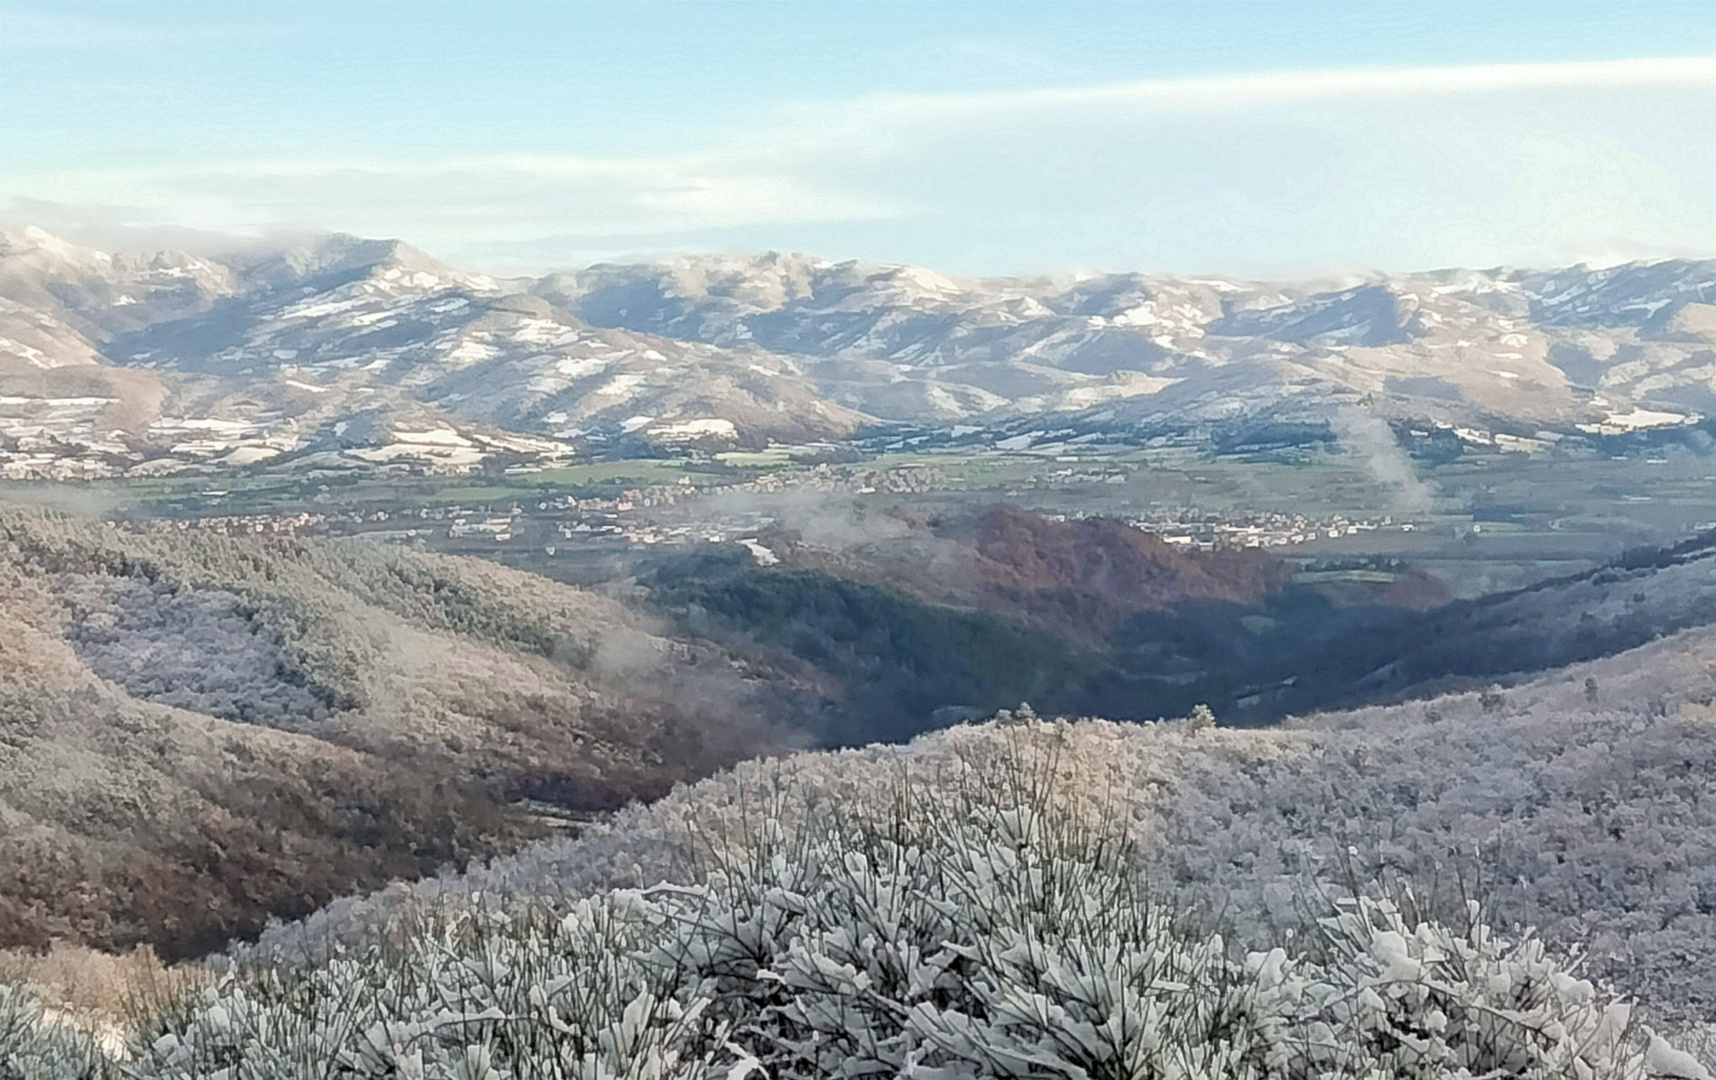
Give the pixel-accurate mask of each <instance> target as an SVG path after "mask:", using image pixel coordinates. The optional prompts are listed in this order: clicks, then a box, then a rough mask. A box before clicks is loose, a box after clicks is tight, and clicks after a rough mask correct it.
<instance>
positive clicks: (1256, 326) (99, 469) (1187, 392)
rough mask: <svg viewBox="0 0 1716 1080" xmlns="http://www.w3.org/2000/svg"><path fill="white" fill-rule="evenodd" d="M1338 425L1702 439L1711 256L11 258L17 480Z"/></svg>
mask: <svg viewBox="0 0 1716 1080" xmlns="http://www.w3.org/2000/svg"><path fill="white" fill-rule="evenodd" d="M1354 410H1358V411H1359V412H1361V413H1369V414H1374V415H1376V416H1379V417H1381V418H1383V419H1387V420H1394V421H1410V422H1412V423H1414V424H1419V423H1421V424H1424V425H1442V426H1444V427H1448V428H1452V429H1456V430H1459V431H1461V432H1462V437H1464V438H1468V439H1478V440H1480V441H1481V440H1482V439H1484V438H1487V437H1491V434H1492V433H1496V432H1500V433H1503V434H1504V435H1508V436H1514V437H1527V438H1530V437H1538V436H1540V435H1542V434H1544V433H1547V434H1548V435H1549V436H1551V437H1556V436H1562V435H1577V434H1579V433H1580V432H1582V431H1583V432H1586V433H1605V432H1609V433H1612V432H1620V431H1625V430H1629V429H1634V428H1640V427H1656V426H1672V425H1677V424H1684V423H1688V422H1692V421H1694V420H1696V419H1698V418H1699V417H1701V416H1702V415H1703V414H1706V413H1711V412H1716V262H1685V261H1675V262H1660V263H1650V264H1631V265H1627V266H1622V267H1616V268H1612V269H1605V270H1590V269H1587V268H1583V267H1577V268H1573V269H1568V270H1559V271H1546V272H1536V271H1532V272H1519V271H1509V270H1491V271H1465V270H1456V271H1441V272H1435V273H1424V274H1410V275H1402V276H1393V277H1384V276H1377V277H1375V278H1373V279H1370V280H1365V281H1355V282H1342V283H1334V284H1323V285H1318V284H1300V285H1285V286H1277V285H1259V284H1255V283H1246V282H1239V281H1230V280H1225V279H1215V278H1175V277H1166V276H1157V275H1145V274H1111V275H1103V276H1095V277H1084V278H1078V279H1073V278H1065V279H1052V278H1021V279H988V280H970V279H953V278H948V277H944V276H942V275H940V274H937V273H934V272H933V271H929V270H925V269H921V268H918V267H909V266H882V265H876V264H868V263H862V262H840V263H835V262H829V261H825V260H819V259H814V258H809V257H806V256H800V255H779V254H767V255H761V256H754V257H698V258H684V259H678V260H674V261H672V262H668V263H661V264H649V265H633V266H614V265H604V266H595V267H591V268H589V269H587V270H584V271H580V272H577V273H571V274H557V275H552V276H549V277H546V278H542V279H514V280H497V279H494V278H491V277H487V276H485V275H482V274H474V273H466V272H462V271H459V270H456V269H453V268H451V267H448V266H446V265H444V264H442V263H440V262H437V261H436V260H434V259H432V258H430V257H429V256H427V255H425V254H423V253H422V252H420V251H417V250H416V249H414V248H411V247H409V246H407V245H405V244H403V243H400V242H398V241H377V240H361V239H357V238H353V237H347V236H336V237H330V238H328V239H326V240H324V241H322V242H320V243H319V244H316V245H314V246H311V247H303V248H291V249H282V250H277V251H268V252H260V253H259V252H247V253H245V254H242V255H235V256H230V257H222V258H206V257H196V256H190V255H185V254H181V253H173V252H162V253H157V254H153V255H148V256H128V255H119V254H111V253H106V252H100V251H94V250H90V249H87V248H81V247H77V246H75V245H72V244H68V243H66V242H64V241H61V240H58V239H56V238H54V237H52V236H50V235H48V234H46V233H43V232H41V231H40V230H36V229H26V230H24V231H22V232H20V233H15V234H7V235H6V236H4V238H0V472H4V473H5V474H6V475H11V476H30V475H50V476H68V475H102V474H112V473H116V472H145V473H146V472H150V471H171V470H175V469H181V468H185V467H189V466H193V465H198V464H202V465H215V466H220V465H249V464H254V463H257V462H261V461H265V460H278V461H280V462H289V461H290V462H299V463H303V464H306V465H309V466H314V465H315V464H317V463H331V462H334V461H338V462H341V463H344V464H346V465H352V464H362V463H368V464H372V465H377V464H388V463H396V464H410V465H416V466H423V467H429V468H449V469H463V468H469V467H473V466H475V465H478V464H480V463H484V462H497V461H498V462H505V461H510V460H533V459H534V460H539V459H555V458H563V457H567V456H573V455H578V454H582V453H587V452H590V451H593V450H606V451H609V452H621V453H624V452H627V451H628V449H638V450H643V449H645V448H648V447H653V448H660V447H662V446H664V445H666V446H672V445H682V446H686V445H689V446H696V447H699V448H703V449H720V448H726V447H731V446H761V445H766V444H768V443H770V442H784V443H803V442H812V441H824V440H838V439H842V438H845V437H848V436H850V435H852V434H853V433H855V432H857V431H859V430H861V429H863V428H864V427H866V426H868V425H876V424H887V423H900V424H908V425H913V426H918V427H935V426H942V427H952V426H956V425H957V426H959V427H961V428H962V429H973V430H976V429H983V428H986V427H989V426H992V425H993V426H1002V425H1006V424H1008V423H1014V424H1017V423H1019V422H1023V421H1027V420H1028V419H1029V418H1031V417H1034V416H1037V415H1040V414H1062V415H1064V416H1066V417H1070V418H1073V419H1074V420H1075V421H1076V422H1079V423H1086V424H1095V425H1102V426H1105V427H1107V428H1110V429H1116V430H1124V429H1131V430H1135V431H1139V432H1153V431H1158V430H1164V431H1166V430H1177V431H1186V432H1193V433H1195V432H1196V431H1197V430H1199V429H1200V428H1207V427H1208V426H1209V425H1212V424H1219V423H1222V422H1232V421H1235V420H1241V421H1243V420H1255V419H1264V420H1271V421H1274V420H1288V421H1303V422H1312V423H1323V424H1327V423H1329V422H1330V421H1331V420H1332V419H1336V420H1338V419H1339V418H1342V417H1345V418H1346V419H1345V420H1341V421H1340V422H1341V423H1347V424H1350V422H1351V417H1352V415H1353V413H1354ZM1338 426H1339V425H1337V427H1338Z"/></svg>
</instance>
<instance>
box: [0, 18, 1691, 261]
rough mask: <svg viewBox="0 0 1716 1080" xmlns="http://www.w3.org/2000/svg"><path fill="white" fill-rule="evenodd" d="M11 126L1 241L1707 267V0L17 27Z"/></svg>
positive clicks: (20, 23)
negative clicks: (259, 240)
mask: <svg viewBox="0 0 1716 1080" xmlns="http://www.w3.org/2000/svg"><path fill="white" fill-rule="evenodd" d="M878 12H885V13H886V14H885V17H877V13H878ZM0 113H3V114H4V115H5V116H6V117H7V126H8V128H9V130H10V134H11V135H12V136H13V141H14V145H18V146H28V147H30V151H29V152H28V153H26V154H16V155H13V156H12V157H11V158H10V159H9V160H8V161H6V162H5V163H0V222H3V223H4V224H6V225H9V226H16V225H21V224H25V223H34V224H38V225H40V226H42V227H43V228H46V229H48V230H49V231H52V232H55V233H58V234H62V235H66V236H68V237H70V238H72V239H77V240H82V241H91V240H93V241H95V242H98V243H106V244H108V245H109V246H124V245H123V244H121V243H116V242H114V241H115V239H117V238H123V237H126V236H139V235H141V236H145V237H146V236H173V235H178V236H192V237H194V236H195V235H197V234H199V233H202V234H232V235H235V236H239V237H259V236H277V235H283V236H289V237H303V236H307V235H312V234H317V233H324V232H333V231H345V232H351V233H354V234H358V235H365V236H389V237H399V238H401V239H405V240H407V241H408V242H410V243H412V244H414V245H416V246H419V247H421V248H423V249H424V250H426V251H429V252H431V253H433V254H435V255H436V256H437V257H439V258H442V259H445V260H446V261H448V262H450V263H452V264H454V265H458V266H461V267H467V268H471V269H476V270H482V271H485V272H489V273H496V274H519V273H542V272H544V271H547V270H551V269H564V268H568V267H574V266H579V265H587V264H589V263H592V262H598V261H621V260H628V259H636V258H648V257H653V256H661V255H664V254H669V253H688V254H700V253H709V252H728V251H763V250H779V251H802V252H808V253H813V254H816V255H819V256H822V257H827V258H830V259H835V260H844V259H849V258H861V259H867V260H873V261H878V262H890V263H912V264H919V265H924V266H930V267H934V268H935V269H937V270H941V271H943V272H946V273H951V274H958V275H961V276H1004V275H1011V274H1019V273H1070V272H1077V271H1080V270H1094V269H1102V270H1123V269H1138V270H1149V271H1154V272H1162V273H1190V274H1206V273H1207V274H1225V275H1232V276H1236V277H1243V278H1251V279H1267V278H1298V279H1305V278H1318V277H1328V276H1337V275H1351V274H1355V273H1365V272H1369V271H1373V270H1381V271H1388V272H1401V271H1411V270H1419V269H1424V268H1431V267H1448V266H1467V267H1487V266H1496V265H1518V266H1559V265H1568V264H1572V263H1577V262H1588V263H1593V264H1598V265H1601V264H1609V263H1615V262H1621V261H1628V260H1633V259H1649V258H1662V257H1675V256H1693V255H1707V254H1710V253H1712V252H1716V168H1713V167H1712V166H1713V165H1716V148H1712V147H1711V146H1710V145H1709V144H1708V143H1707V141H1703V140H1696V139H1686V138H1685V137H1684V135H1683V133H1684V132H1687V131H1697V130H1709V129H1711V127H1712V123H1713V122H1716V15H1713V14H1712V13H1711V12H1710V9H1708V8H1703V7H1699V6H1696V5H1676V4H1669V5H1600V4H1575V5H1559V4H1499V5H1408V4H1398V5H1372V6H1366V7H1355V6H1351V5H1323V4H1268V5H1264V4H1203V5H1177V4H1147V5H1146V4H1140V5H1060V6H1054V7H1043V6H1038V5H1031V4H1017V5H1004V6H983V5H943V6H933V5H932V6H925V7H904V6H890V7H886V8H866V7H863V6H860V5H839V4H836V5H796V6H794V5H789V6H778V5H765V6H757V5H749V4H730V5H709V6H673V5H663V6H656V7H645V8H638V7H635V6H632V5H619V6H613V5H504V4H503V5H485V6H483V7H482V8H480V9H479V8H474V7H458V6H418V5H404V4H401V5H380V6H342V7H333V6H320V5H292V4H275V5H260V6H223V5H213V6H207V5H180V4H156V5H64V4H61V5H40V4H19V3H3V4H0Z"/></svg>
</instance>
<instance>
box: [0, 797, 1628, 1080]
mask: <svg viewBox="0 0 1716 1080" xmlns="http://www.w3.org/2000/svg"><path fill="white" fill-rule="evenodd" d="M970 810H971V812H970V813H969V814H967V815H964V816H960V817H954V816H944V815H936V814H931V815H920V816H919V818H918V820H916V821H912V820H910V819H908V818H898V819H896V820H894V821H892V822H890V823H886V824H883V825H875V824H871V825H865V824H860V823H856V822H853V821H851V820H846V819H841V818H838V817H835V816H833V815H830V814H827V813H818V814H814V815H812V816H810V817H809V818H807V819H805V820H804V821H803V822H802V823H801V824H800V825H798V826H796V827H792V828H788V827H786V826H784V825H782V824H781V823H780V822H779V821H778V820H772V819H771V820H766V821H764V822H762V823H761V824H760V826H759V828H758V829H757V831H756V832H755V833H754V834H753V837H754V842H753V843H752V844H750V845H749V846H747V847H746V848H744V849H742V850H730V851H729V852H728V853H727V854H726V855H725V857H723V858H721V859H720V860H719V861H718V862H717V863H716V864H715V865H712V866H709V867H706V868H705V872H704V873H702V874H701V875H700V876H699V880H698V882H697V883H696V884H689V885H661V886H657V887H655V888H649V889H632V890H615V891H610V892H606V893H603V894H600V895H597V896H593V897H590V898H586V899H583V900H579V901H576V902H573V903H570V904H567V905H564V906H561V907H560V908H558V909H554V908H550V907H549V906H547V905H543V904H529V903H525V904H516V903H515V904H511V905H498V904H497V905H493V906H489V905H485V904H484V903H482V902H481V901H480V900H479V899H472V900H466V901H464V902H460V903H453V904H448V905H446V906H444V907H443V908H441V909H439V910H429V911H425V912H420V913H418V915H417V916H416V922H415V923H414V924H413V925H412V926H410V927H400V928H397V929H400V930H409V932H402V933H397V934H391V935H383V936H380V937H377V938H375V939H372V940H371V941H370V942H369V943H367V944H364V945H362V946H360V947H357V948H352V949H347V950H344V951H343V952H342V953H341V954H340V955H337V956H335V957H333V958H331V959H329V960H327V961H326V962H323V963H319V964H310V965H303V966H296V967H292V966H286V967H268V968H262V969H259V970H255V971H252V972H249V973H241V972H235V973H231V974H229V975H228V976H226V977H225V978H224V979H223V980H222V981H221V982H220V983H218V984H216V985H213V986H210V987H207V988H205V989H203V990H201V991H199V992H197V993H196V994H194V995H192V996H188V997H185V998H183V999H181V1000H180V1001H179V1002H178V1003H177V1004H176V1005H174V1006H172V1007H170V1008H168V1009H165V1010H162V1011H159V1012H157V1013H156V1014H155V1015H154V1016H153V1018H152V1019H151V1020H149V1021H148V1022H147V1023H144V1024H141V1025H139V1026H138V1028H137V1029H136V1031H135V1032H134V1033H133V1037H132V1053H131V1056H130V1057H129V1059H128V1060H126V1061H124V1062H123V1063H121V1065H120V1067H121V1068H122V1070H123V1073H122V1075H124V1076H127V1077H136V1078H150V1080H264V1078H267V1080H274V1078H282V1077H342V1078H354V1080H355V1078H378V1080H379V1078H400V1080H572V1078H577V1080H595V1078H608V1077H614V1078H619V1077H627V1078H638V1080H646V1078H647V1080H655V1078H664V1080H665V1078H681V1077H683V1078H688V1080H689V1078H696V1080H705V1078H716V1080H746V1078H748V1077H751V1076H766V1077H775V1078H801V1077H802V1078H813V1077H842V1078H857V1077H867V1076H874V1077H892V1076H913V1077H927V1078H935V1080H967V1078H970V1080H977V1078H988V1077H1068V1078H1079V1080H1086V1078H1088V1080H1104V1078H1128V1080H1133V1078H1136V1080H1146V1078H1171V1077H1187V1078H1191V1077H1207V1078H1233V1080H1241V1078H1259V1080H1262V1078H1281V1080H1300V1078H1304V1080H1309V1078H1312V1077H1331V1078H1354V1080H1357V1078H1367V1080H1369V1078H1374V1080H1382V1078H1384V1077H1407V1078H1430V1077H1436V1078H1453V1077H1519V1078H1530V1077H1543V1078H1548V1077H1570V1078H1578V1080H1598V1078H1615V1080H1631V1078H1635V1077H1637V1078H1642V1077H1646V1076H1648V1075H1651V1073H1650V1071H1649V1070H1648V1068H1647V1060H1646V1056H1645V1053H1644V1049H1645V1047H1644V1043H1643V1041H1642V1038H1641V1037H1640V1036H1638V1035H1637V1034H1635V1033H1634V1032H1633V1031H1632V1030H1631V1028H1630V1027H1629V1022H1628V1021H1629V1016H1628V1010H1627V1008H1626V1006H1625V1005H1624V1004H1621V1003H1616V1002H1612V1001H1606V1000H1605V999H1604V998H1603V996H1602V995H1601V994H1600V993H1599V992H1598V990H1597V989H1596V988H1595V987H1593V986H1592V985H1591V984H1590V983H1588V982H1585V981H1583V980H1581V979H1578V978H1576V977H1575V976H1574V975H1572V974H1571V973H1570V972H1569V971H1568V970H1567V969H1566V968H1565V967H1564V966H1563V965H1562V964H1560V963H1559V962H1558V961H1557V960H1555V959H1554V958H1552V957H1550V956H1549V955H1547V954H1546V953H1545V950H1544V949H1543V947H1542V945H1541V944H1540V943H1538V942H1536V941H1534V940H1530V939H1527V940H1524V941H1522V942H1518V943H1508V942H1504V941H1503V940H1501V939H1500V938H1498V937H1496V936H1493V935H1492V934H1491V933H1490V932H1489V931H1488V930H1486V929H1484V928H1483V926H1482V925H1481V923H1479V922H1478V920H1477V919H1476V918H1475V917H1474V919H1473V925H1472V927H1471V928H1470V929H1469V930H1465V931H1455V930H1451V929H1449V928H1446V927H1443V926H1439V925H1436V924H1433V923H1428V922H1423V921H1421V920H1419V919H1417V918H1416V917H1414V916H1412V915H1410V914H1409V911H1410V905H1403V904H1395V903H1391V902H1388V901H1385V900H1381V899H1375V898H1353V899H1351V900H1349V901H1346V902H1344V903H1342V904H1341V905H1340V906H1338V907H1337V908H1336V909H1335V910H1334V911H1333V912H1332V913H1330V914H1329V915H1328V916H1327V917H1326V918H1325V919H1323V920H1322V921H1321V923H1320V924H1319V926H1320V930H1321V932H1320V933H1319V934H1316V935H1301V937H1300V940H1296V941H1289V942H1284V943H1283V944H1282V946H1281V947H1278V948H1275V949H1273V950H1271V951H1268V952H1261V953H1253V954H1251V955H1249V956H1247V957H1244V958H1240V957H1237V956H1235V955H1233V954H1232V953H1231V952H1230V950H1229V949H1228V948H1227V947H1226V945H1225V944H1224V941H1223V939H1222V938H1220V937H1218V936H1211V935H1203V934H1200V933H1197V932H1194V931H1193V930H1191V929H1190V924H1189V923H1188V922H1187V921H1186V920H1183V919H1182V918H1180V917H1179V916H1180V913H1179V912H1177V911H1174V910H1172V909H1170V908H1169V907H1167V906H1165V905H1164V904H1163V903H1161V902H1160V901H1158V900H1157V899H1156V898H1155V896H1154V894H1153V893H1152V892H1151V891H1150V890H1149V888H1148V887H1147V885H1146V882H1145V880H1144V878H1143V877H1142V876H1141V875H1140V873H1139V872H1138V871H1137V870H1136V869H1134V868H1133V866H1132V864H1131V861H1130V859H1129V858H1128V855H1129V853H1128V851H1127V850H1126V849H1125V846H1124V845H1122V844H1119V843H1116V842H1114V841H1113V840H1111V839H1107V838H1104V837H1102V836H1099V835H1096V834H1093V833H1086V832H1083V831H1081V830H1080V829H1078V828H1076V827H1074V826H1072V825H1069V824H1068V823H1067V822H1066V821H1065V820H1064V819H1062V818H1057V817H1056V816H1055V815H1052V814H1044V813H1043V812H1041V809H1040V808H1032V807H1030V806H1029V805H1026V806H1023V807H1019V808H1010V809H995V808H992V807H984V806H977V807H972V808H970ZM925 817H927V818H929V820H927V821H926V820H924V818H925ZM1473 914H1474V916H1475V914H1476V913H1475V912H1474V913H1473ZM26 1028H27V1029H28V1030H29V1031H32V1032H36V1033H37V1035H39V1034H40V1031H41V1025H40V1023H39V1022H32V1023H31V1024H27V1025H26ZM29 1037H36V1036H29ZM18 1045H24V1043H19V1044H18ZM11 1052H12V1051H11V1049H10V1045H7V1046H5V1047H3V1048H0V1054H9V1053H11ZM1659 1056H1660V1055H1659ZM68 1067H69V1068H71V1069H74V1070H75V1068H77V1064H76V1062H69V1065H68ZM55 1068H56V1069H59V1071H50V1072H38V1073H33V1074H28V1075H30V1077H31V1080H37V1078H38V1077H40V1080H60V1078H61V1077H75V1076H80V1075H83V1074H80V1073H78V1072H76V1071H66V1069H65V1068H61V1067H60V1066H57V1065H56V1066H55Z"/></svg>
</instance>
